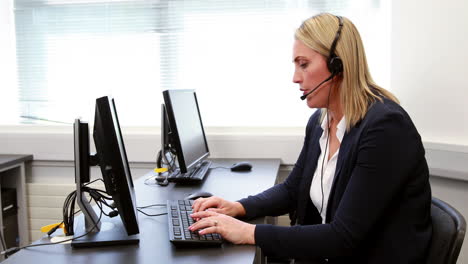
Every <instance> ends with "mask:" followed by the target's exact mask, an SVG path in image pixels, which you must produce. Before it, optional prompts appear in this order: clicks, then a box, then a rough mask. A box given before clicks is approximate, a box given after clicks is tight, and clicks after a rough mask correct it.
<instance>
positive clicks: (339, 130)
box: [321, 113, 346, 143]
mask: <svg viewBox="0 0 468 264" xmlns="http://www.w3.org/2000/svg"><path fill="white" fill-rule="evenodd" d="M327 119H328V113H326V114H325V117H324V118H323V120H322V124H321V127H322V129H323V131H324V132H327V133H328V127H327ZM345 132H346V117H345V116H344V115H343V117H342V118H341V120H340V122H338V125H337V126H336V137H337V138H338V140H339V141H340V143H341V142H342V141H343V137H344V134H345Z"/></svg>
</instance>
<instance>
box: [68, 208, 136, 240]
mask: <svg viewBox="0 0 468 264" xmlns="http://www.w3.org/2000/svg"><path fill="white" fill-rule="evenodd" d="M100 223H101V229H100V230H99V232H90V233H89V234H87V235H86V236H83V237H80V238H78V239H75V240H72V242H71V246H72V247H73V248H87V247H100V246H113V245H128V244H138V243H139V242H140V239H139V235H138V234H135V235H131V236H129V235H128V234H127V231H126V230H125V228H124V226H123V224H122V221H121V220H120V218H119V217H115V218H109V217H107V216H104V215H103V216H102V218H101V222H100ZM76 228H77V229H76V230H77V231H75V235H74V237H79V236H81V235H83V234H85V233H86V232H87V231H86V229H85V226H84V225H83V222H81V224H78V225H77V227H76Z"/></svg>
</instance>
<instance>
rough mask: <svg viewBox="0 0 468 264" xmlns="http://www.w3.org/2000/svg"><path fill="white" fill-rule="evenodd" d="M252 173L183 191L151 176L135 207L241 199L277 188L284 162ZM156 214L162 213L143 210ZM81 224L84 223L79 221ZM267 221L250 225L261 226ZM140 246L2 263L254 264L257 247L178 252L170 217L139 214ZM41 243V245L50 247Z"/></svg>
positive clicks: (220, 176) (140, 185)
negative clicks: (200, 197) (197, 194)
mask: <svg viewBox="0 0 468 264" xmlns="http://www.w3.org/2000/svg"><path fill="white" fill-rule="evenodd" d="M237 161H239V160H232V159H230V160H228V159H214V160H213V165H212V167H213V168H214V167H219V166H223V167H229V166H230V165H232V164H233V163H234V162H237ZM249 161H250V162H251V163H252V165H253V168H252V171H251V172H237V173H236V172H231V171H230V170H228V169H222V168H218V169H210V171H209V174H208V175H207V178H206V179H205V180H204V182H203V183H202V184H200V185H190V186H187V185H185V186H182V185H175V184H172V183H171V184H170V185H169V186H167V187H162V186H158V185H151V186H149V185H145V184H144V180H145V179H146V178H148V177H149V176H151V175H152V172H149V173H148V174H146V175H144V176H143V177H141V178H140V179H138V180H137V181H135V193H136V197H137V206H145V205H150V204H155V203H165V202H166V200H177V199H183V198H184V197H185V196H187V195H189V194H190V193H193V192H194V191H197V190H204V191H208V192H211V193H213V194H214V195H218V196H221V197H224V198H226V199H228V200H238V199H241V198H243V197H246V196H248V195H250V194H256V193H258V192H261V191H263V190H265V189H267V188H269V187H271V186H273V185H274V183H275V180H276V176H277V174H278V169H279V165H280V161H279V160H276V159H255V160H249ZM145 211H146V212H148V213H151V214H156V213H158V212H165V209H164V208H159V209H154V210H145ZM77 221H82V219H81V220H77ZM263 221H264V218H262V219H256V220H255V221H253V222H252V223H263ZM138 222H139V226H140V244H139V245H129V246H115V247H100V248H87V249H72V248H71V247H70V245H68V244H66V245H63V244H62V245H52V246H42V247H33V248H27V249H23V250H21V251H20V252H18V253H16V254H14V255H13V256H11V257H10V258H8V259H7V260H6V261H5V262H3V263H44V264H50V263H86V264H93V263H96V264H103V263H125V264H127V263H148V264H155V263H216V264H218V263H242V264H244V263H253V261H254V258H255V252H256V247H255V246H249V245H232V244H230V243H227V242H226V243H224V244H223V245H222V246H221V247H210V248H176V247H175V246H174V245H172V244H171V243H170V242H169V238H168V237H169V235H168V230H167V229H168V224H167V215H162V216H156V217H148V216H145V215H143V214H138ZM48 241H49V239H48V238H43V239H41V240H39V241H37V243H46V242H48Z"/></svg>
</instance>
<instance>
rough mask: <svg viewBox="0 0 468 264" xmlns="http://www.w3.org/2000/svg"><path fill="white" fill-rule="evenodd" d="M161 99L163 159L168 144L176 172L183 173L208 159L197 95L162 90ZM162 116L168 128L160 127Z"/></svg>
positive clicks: (185, 91) (192, 91) (208, 152)
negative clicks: (174, 154) (176, 162)
mask: <svg viewBox="0 0 468 264" xmlns="http://www.w3.org/2000/svg"><path fill="white" fill-rule="evenodd" d="M163 97H164V106H165V107H163V108H164V109H163V111H162V112H163V113H164V112H165V114H162V116H161V118H162V123H163V125H162V128H161V136H162V137H163V140H162V146H161V148H162V150H163V153H164V154H163V155H165V151H166V149H165V148H167V146H168V145H169V143H170V145H171V147H172V148H173V149H172V151H173V152H175V153H176V155H177V161H178V165H179V169H180V172H181V173H186V172H188V171H190V170H191V169H192V168H194V167H196V166H197V165H198V164H199V163H201V162H202V161H203V160H205V159H206V158H208V156H209V155H210V151H209V149H208V143H207V141H206V136H205V130H204V129H203V122H202V119H201V115H200V109H199V107H198V101H197V95H196V93H195V91H194V90H166V91H163ZM166 114H167V122H168V124H164V121H165V120H166V119H165V118H164V116H165V115H166ZM167 126H169V128H168V127H167Z"/></svg>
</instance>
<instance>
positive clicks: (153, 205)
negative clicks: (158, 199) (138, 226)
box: [137, 204, 167, 209]
mask: <svg viewBox="0 0 468 264" xmlns="http://www.w3.org/2000/svg"><path fill="white" fill-rule="evenodd" d="M156 206H164V207H166V206H167V205H166V204H150V205H145V206H138V207H137V209H145V208H150V207H156Z"/></svg>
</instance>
